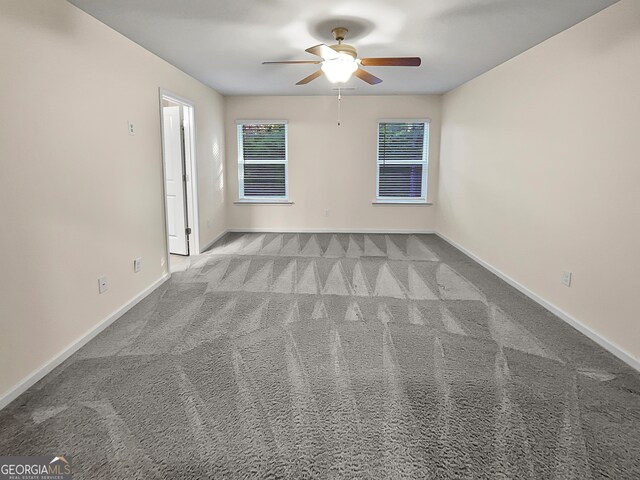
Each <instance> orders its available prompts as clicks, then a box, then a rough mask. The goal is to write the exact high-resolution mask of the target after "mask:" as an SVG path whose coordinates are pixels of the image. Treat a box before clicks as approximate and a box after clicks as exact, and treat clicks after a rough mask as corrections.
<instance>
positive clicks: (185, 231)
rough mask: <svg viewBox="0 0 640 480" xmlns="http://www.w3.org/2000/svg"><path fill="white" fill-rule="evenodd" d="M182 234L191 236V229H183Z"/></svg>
mask: <svg viewBox="0 0 640 480" xmlns="http://www.w3.org/2000/svg"><path fill="white" fill-rule="evenodd" d="M184 233H186V234H187V235H191V227H187V228H185V229H184Z"/></svg>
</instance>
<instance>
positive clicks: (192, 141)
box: [158, 88, 200, 269]
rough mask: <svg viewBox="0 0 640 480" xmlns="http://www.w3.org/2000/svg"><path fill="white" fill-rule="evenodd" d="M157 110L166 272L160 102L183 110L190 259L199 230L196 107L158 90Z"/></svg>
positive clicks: (196, 250)
mask: <svg viewBox="0 0 640 480" xmlns="http://www.w3.org/2000/svg"><path fill="white" fill-rule="evenodd" d="M158 98H159V107H160V140H161V141H160V143H161V148H162V194H163V197H164V198H163V204H164V236H165V240H166V244H167V269H169V260H170V255H171V253H170V249H169V217H168V208H167V186H166V181H167V180H166V179H167V165H166V161H165V151H164V111H163V105H162V102H163V100H168V101H170V102H172V103H175V104H177V105H179V106H180V107H186V108H184V109H183V114H184V115H183V116H184V120H183V121H184V156H185V158H184V165H185V172H184V173H185V175H186V177H187V179H186V181H185V182H184V186H185V198H186V208H187V226H188V227H189V228H191V234H190V235H189V236H188V243H189V256H191V255H199V254H200V231H199V230H200V229H199V226H198V218H199V215H198V175H197V167H196V164H197V161H196V128H195V127H196V125H195V112H196V107H195V104H194V103H193V102H192V101H191V100H188V99H186V98H184V97H181V96H180V95H176V94H175V93H173V92H171V91H169V90H166V89H164V88H160V89H159V96H158Z"/></svg>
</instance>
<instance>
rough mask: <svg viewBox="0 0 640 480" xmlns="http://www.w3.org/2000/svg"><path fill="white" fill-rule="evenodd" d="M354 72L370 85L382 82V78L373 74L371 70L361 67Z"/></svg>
mask: <svg viewBox="0 0 640 480" xmlns="http://www.w3.org/2000/svg"><path fill="white" fill-rule="evenodd" d="M353 74H354V75H355V76H356V77H358V78H359V79H360V80H364V81H365V82H367V83H368V84H369V85H377V84H378V83H382V80H381V79H379V78H378V77H376V76H375V75H371V74H370V73H369V72H367V71H365V70H363V69H361V68H359V69H357V70H356V71H355V72H353Z"/></svg>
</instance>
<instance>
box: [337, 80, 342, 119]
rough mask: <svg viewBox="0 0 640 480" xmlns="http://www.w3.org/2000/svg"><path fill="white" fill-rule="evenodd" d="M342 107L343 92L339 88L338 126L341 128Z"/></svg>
mask: <svg viewBox="0 0 640 480" xmlns="http://www.w3.org/2000/svg"><path fill="white" fill-rule="evenodd" d="M341 107H342V92H341V91H340V88H338V126H340V114H341Z"/></svg>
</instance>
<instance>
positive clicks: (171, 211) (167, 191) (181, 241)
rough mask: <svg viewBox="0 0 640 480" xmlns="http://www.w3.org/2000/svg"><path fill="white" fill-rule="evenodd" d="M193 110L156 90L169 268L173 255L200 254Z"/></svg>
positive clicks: (186, 104)
mask: <svg viewBox="0 0 640 480" xmlns="http://www.w3.org/2000/svg"><path fill="white" fill-rule="evenodd" d="M194 110H195V109H194V105H193V103H192V102H191V101H189V100H187V99H184V98H182V97H179V96H178V95H175V94H173V93H171V92H168V91H166V90H163V89H161V90H160V123H161V133H162V157H163V172H164V206H165V232H166V236H167V252H168V254H169V259H168V260H169V265H170V266H171V263H173V262H172V261H171V257H173V256H178V255H179V256H182V257H188V256H189V255H197V254H199V253H200V245H199V241H198V211H197V207H198V204H197V181H196V180H197V176H196V158H195V111H194ZM174 258H176V257H174Z"/></svg>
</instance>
